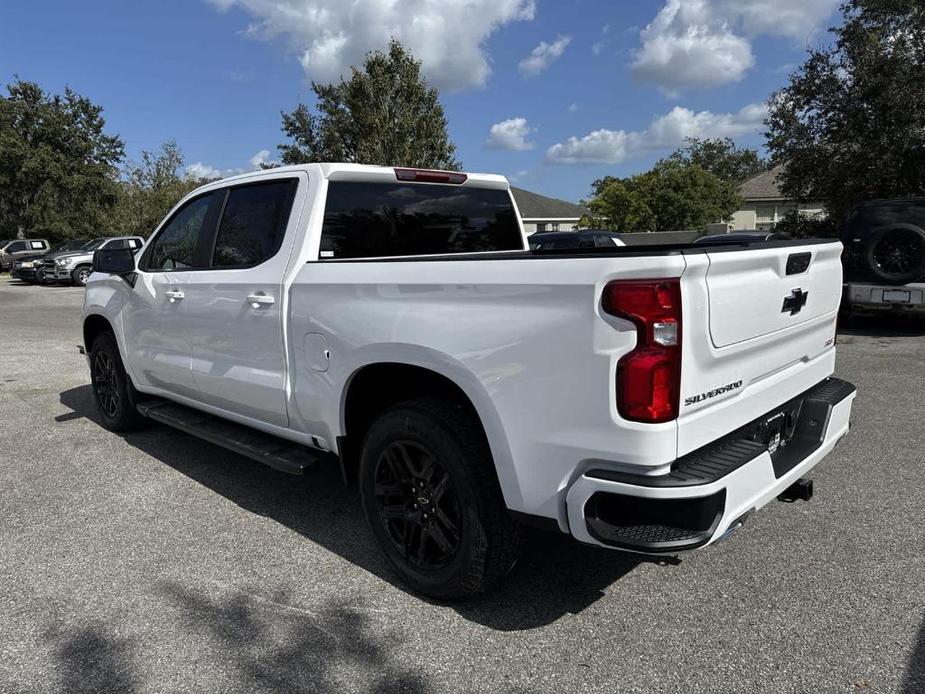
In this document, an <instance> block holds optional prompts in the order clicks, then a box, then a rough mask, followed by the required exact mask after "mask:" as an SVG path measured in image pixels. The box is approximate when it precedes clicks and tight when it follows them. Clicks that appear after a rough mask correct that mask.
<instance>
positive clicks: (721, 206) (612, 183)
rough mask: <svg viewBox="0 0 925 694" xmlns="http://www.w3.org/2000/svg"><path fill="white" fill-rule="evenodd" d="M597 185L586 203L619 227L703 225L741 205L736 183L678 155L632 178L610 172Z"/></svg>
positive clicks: (668, 228) (660, 228) (666, 228)
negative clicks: (616, 176) (683, 160)
mask: <svg viewBox="0 0 925 694" xmlns="http://www.w3.org/2000/svg"><path fill="white" fill-rule="evenodd" d="M592 187H593V190H594V195H593V197H592V199H591V200H590V201H588V202H587V203H586V204H587V205H588V207H589V208H590V210H591V212H592V214H593V215H594V216H600V217H603V218H606V222H604V224H605V225H606V226H607V228H611V229H615V230H617V231H676V230H678V231H680V230H684V229H702V228H703V227H704V226H706V225H707V224H709V223H710V222H718V221H722V220H726V219H729V218H730V217H731V216H732V213H733V212H735V211H736V210H737V209H738V208H739V206H740V205H741V203H742V200H741V198H740V197H739V194H738V192H737V190H736V186H735V184H734V183H732V182H731V181H728V180H723V179H721V178H719V177H718V176H716V175H715V174H712V173H710V172H708V171H704V170H703V169H702V168H701V167H700V166H698V165H696V164H689V163H683V162H679V161H676V160H673V159H663V160H662V161H659V162H658V163H657V164H656V165H655V166H654V167H653V168H652V169H651V170H650V171H647V172H645V173H641V174H637V175H635V176H631V177H630V178H625V179H619V178H614V177H613V176H605V177H604V178H602V179H599V180H597V181H595V182H594V184H593V186H592Z"/></svg>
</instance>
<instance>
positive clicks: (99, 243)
mask: <svg viewBox="0 0 925 694" xmlns="http://www.w3.org/2000/svg"><path fill="white" fill-rule="evenodd" d="M106 241H108V239H93V240H92V241H91V242H90V243H88V244H87V245H86V246H84V247H83V250H85V251H92V250H94V249H96V248H99V247H100V246H102V245H103V244H104V243H106Z"/></svg>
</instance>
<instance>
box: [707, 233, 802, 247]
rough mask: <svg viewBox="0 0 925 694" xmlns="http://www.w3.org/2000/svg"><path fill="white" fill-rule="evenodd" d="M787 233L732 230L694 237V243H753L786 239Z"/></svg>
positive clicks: (788, 236)
mask: <svg viewBox="0 0 925 694" xmlns="http://www.w3.org/2000/svg"><path fill="white" fill-rule="evenodd" d="M789 238H790V235H789V234H782V233H779V232H775V231H734V232H731V233H729V234H710V235H709V236H701V237H700V238H699V239H695V240H694V243H696V244H700V245H703V244H707V245H722V244H725V243H754V242H756V241H786V240H787V239H789Z"/></svg>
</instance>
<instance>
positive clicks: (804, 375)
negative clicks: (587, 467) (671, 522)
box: [678, 242, 842, 456]
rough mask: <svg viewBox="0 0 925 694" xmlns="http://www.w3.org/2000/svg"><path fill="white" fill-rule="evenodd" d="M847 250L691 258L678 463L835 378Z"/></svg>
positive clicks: (723, 252) (763, 249)
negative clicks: (844, 252)
mask: <svg viewBox="0 0 925 694" xmlns="http://www.w3.org/2000/svg"><path fill="white" fill-rule="evenodd" d="M840 256H841V244H840V243H838V242H819V243H815V244H805V243H803V244H801V243H799V242H797V243H795V244H794V245H784V244H779V243H775V244H769V245H767V246H763V245H762V246H757V247H752V248H749V249H744V250H727V249H717V250H716V251H710V252H708V253H705V254H703V255H700V256H695V255H688V256H687V257H686V260H687V268H686V270H685V272H684V277H683V287H684V339H683V356H682V372H681V398H680V400H681V402H680V414H679V417H678V455H679V456H681V455H685V454H687V453H689V452H691V451H693V450H696V449H697V448H699V447H701V446H703V445H706V444H708V443H710V442H712V441H714V440H716V439H717V438H719V437H721V436H724V435H725V434H728V433H730V432H731V431H733V430H735V429H737V428H738V427H740V426H743V425H744V424H747V423H748V422H750V421H752V420H754V419H755V418H757V417H759V416H761V415H762V414H764V413H765V412H767V411H769V410H770V409H771V408H773V407H776V406H777V405H780V404H782V403H784V402H786V401H787V400H789V399H790V398H792V397H794V396H796V395H798V394H799V393H801V392H803V391H805V390H807V389H808V388H810V387H811V386H813V385H815V384H816V383H818V382H819V381H821V380H822V379H824V378H825V377H827V376H829V375H831V373H832V372H833V370H834V364H835V350H834V337H835V322H836V318H837V315H838V305H839V301H840V298H841V276H842V270H841V260H840Z"/></svg>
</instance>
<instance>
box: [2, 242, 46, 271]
mask: <svg viewBox="0 0 925 694" xmlns="http://www.w3.org/2000/svg"><path fill="white" fill-rule="evenodd" d="M48 248H49V245H48V241H46V240H45V239H13V240H12V241H7V242H6V243H5V244H4V245H3V247H2V248H0V269H3V270H10V269H12V267H13V261H14V260H16V259H17V258H22V257H23V256H27V255H34V254H36V253H44V252H46V251H48Z"/></svg>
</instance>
